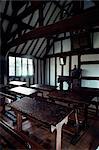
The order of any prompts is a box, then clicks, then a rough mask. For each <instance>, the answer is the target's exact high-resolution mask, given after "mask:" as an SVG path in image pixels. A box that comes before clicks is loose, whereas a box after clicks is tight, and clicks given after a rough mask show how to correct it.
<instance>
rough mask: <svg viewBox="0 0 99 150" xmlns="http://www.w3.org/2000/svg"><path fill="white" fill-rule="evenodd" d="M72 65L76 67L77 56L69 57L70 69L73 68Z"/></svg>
mask: <svg viewBox="0 0 99 150" xmlns="http://www.w3.org/2000/svg"><path fill="white" fill-rule="evenodd" d="M74 65H76V66H77V67H78V56H72V57H71V69H73V68H74Z"/></svg>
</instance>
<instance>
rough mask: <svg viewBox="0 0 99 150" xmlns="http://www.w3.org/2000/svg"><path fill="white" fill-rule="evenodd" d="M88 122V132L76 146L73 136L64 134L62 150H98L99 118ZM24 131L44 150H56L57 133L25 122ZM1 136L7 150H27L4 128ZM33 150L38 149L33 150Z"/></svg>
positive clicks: (0, 131)
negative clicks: (72, 140)
mask: <svg viewBox="0 0 99 150" xmlns="http://www.w3.org/2000/svg"><path fill="white" fill-rule="evenodd" d="M4 119H5V120H6V117H4ZM7 121H8V118H7ZM88 122H89V128H88V130H87V131H86V132H85V133H84V134H83V135H82V137H81V138H80V139H79V141H78V142H77V143H76V144H75V145H73V144H71V143H70V140H71V136H70V135H69V134H66V133H63V135H62V150H96V148H97V147H98V146H99V117H95V116H94V117H90V118H89V119H88ZM23 130H24V133H25V134H26V135H28V137H29V138H31V139H32V140H33V141H35V142H37V143H38V145H40V146H42V147H43V148H44V150H55V133H54V134H52V133H49V131H48V129H47V128H46V127H44V126H42V125H41V124H39V123H36V122H35V123H31V122H29V121H25V122H24V123H23ZM0 134H1V137H0V142H1V143H0V144H1V146H3V147H4V148H5V149H7V146H8V147H9V148H10V149H12V150H14V149H18V150H21V149H24V150H27V148H26V145H24V144H23V143H21V141H18V140H17V139H16V137H14V136H12V134H11V133H8V132H7V131H5V130H4V129H3V128H2V127H0ZM13 146H14V147H13ZM0 150H2V149H0ZM33 150H37V149H36V148H33Z"/></svg>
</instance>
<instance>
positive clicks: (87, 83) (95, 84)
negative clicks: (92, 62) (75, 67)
mask: <svg viewBox="0 0 99 150" xmlns="http://www.w3.org/2000/svg"><path fill="white" fill-rule="evenodd" d="M81 87H90V88H99V81H98V80H82V81H81Z"/></svg>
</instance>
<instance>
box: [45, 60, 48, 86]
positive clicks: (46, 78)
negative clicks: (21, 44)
mask: <svg viewBox="0 0 99 150" xmlns="http://www.w3.org/2000/svg"><path fill="white" fill-rule="evenodd" d="M45 84H49V59H48V58H47V59H46V65H45Z"/></svg>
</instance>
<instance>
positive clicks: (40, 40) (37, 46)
mask: <svg viewBox="0 0 99 150" xmlns="http://www.w3.org/2000/svg"><path fill="white" fill-rule="evenodd" d="M43 40H44V38H39V40H38V42H37V44H36V47H35V49H34V52H33V55H35V54H36V52H37V51H38V49H39V47H40V45H41V43H42V41H43ZM39 51H40V50H39Z"/></svg>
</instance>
